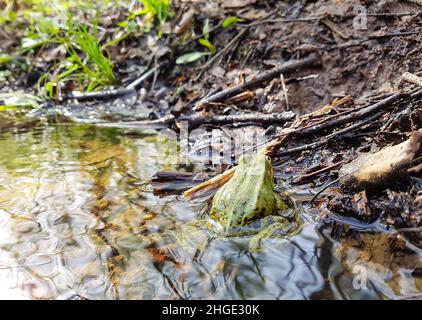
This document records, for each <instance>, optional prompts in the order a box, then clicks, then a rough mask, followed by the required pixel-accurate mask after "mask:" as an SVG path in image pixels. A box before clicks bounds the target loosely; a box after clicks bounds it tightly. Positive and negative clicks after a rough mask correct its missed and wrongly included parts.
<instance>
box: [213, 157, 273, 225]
mask: <svg viewBox="0 0 422 320" xmlns="http://www.w3.org/2000/svg"><path fill="white" fill-rule="evenodd" d="M258 156H260V155H258ZM239 169H241V170H236V173H235V175H234V176H233V178H232V179H230V181H229V182H228V183H226V184H225V185H224V186H223V187H222V188H221V189H220V190H219V191H218V192H217V194H216V196H215V198H214V200H215V201H214V200H213V211H212V212H211V216H212V217H213V218H214V219H215V220H217V221H219V222H220V223H221V224H222V226H223V227H224V229H225V230H226V231H230V230H233V229H235V228H237V227H242V226H245V225H247V224H249V223H251V222H252V221H253V220H255V219H258V218H261V217H264V216H267V215H270V214H273V213H274V210H275V207H276V199H275V197H274V192H273V188H274V185H273V181H272V179H273V175H272V172H271V174H270V175H269V174H268V172H266V170H267V168H266V166H265V163H264V162H263V161H258V162H256V163H251V162H248V161H244V162H242V163H240V168H239Z"/></svg>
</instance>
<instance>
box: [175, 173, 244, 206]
mask: <svg viewBox="0 0 422 320" xmlns="http://www.w3.org/2000/svg"><path fill="white" fill-rule="evenodd" d="M235 171H236V167H233V168H231V169H229V170H227V171H225V172H223V173H222V174H219V175H218V176H215V177H213V178H211V179H210V180H208V181H205V182H204V183H201V184H199V185H197V186H195V187H193V188H190V189H189V190H187V191H185V192H184V193H183V197H184V198H185V200H190V199H192V198H193V197H194V196H195V195H196V194H197V193H198V192H201V193H204V192H206V191H209V190H212V189H215V188H218V187H221V186H222V185H224V184H225V183H226V182H227V181H229V180H230V179H231V178H232V177H233V175H234V172H235Z"/></svg>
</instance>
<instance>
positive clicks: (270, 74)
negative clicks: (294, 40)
mask: <svg viewBox="0 0 422 320" xmlns="http://www.w3.org/2000/svg"><path fill="white" fill-rule="evenodd" d="M318 61H319V56H318V55H317V54H316V53H312V54H310V55H309V56H307V57H306V58H304V59H302V60H297V61H289V62H287V63H285V64H283V65H282V66H280V67H275V68H272V69H270V70H268V71H266V72H263V73H261V74H259V75H257V76H256V77H255V78H254V79H252V80H250V81H245V82H244V83H242V84H240V85H237V86H234V87H231V88H228V89H225V90H222V91H220V92H218V93H216V94H213V95H212V96H210V97H208V98H204V99H202V100H200V101H199V102H198V103H197V104H196V106H200V105H204V104H208V103H210V102H222V101H224V100H226V99H228V98H230V97H233V96H235V95H237V94H239V93H241V92H243V91H245V90H247V89H250V88H253V87H255V86H257V85H259V84H260V83H262V82H265V81H270V80H272V79H274V78H275V77H278V76H279V75H280V74H288V73H290V72H294V71H296V70H298V69H301V68H304V67H308V66H311V65H314V64H316V63H317V62H318Z"/></svg>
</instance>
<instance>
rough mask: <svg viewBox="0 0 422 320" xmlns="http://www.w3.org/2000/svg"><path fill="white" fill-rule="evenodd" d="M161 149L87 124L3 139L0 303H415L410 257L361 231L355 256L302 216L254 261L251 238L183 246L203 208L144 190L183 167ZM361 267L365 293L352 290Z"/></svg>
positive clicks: (147, 139)
mask: <svg viewBox="0 0 422 320" xmlns="http://www.w3.org/2000/svg"><path fill="white" fill-rule="evenodd" d="M158 148H160V141H159V140H158V139H157V137H156V136H154V135H146V136H138V137H136V136H133V135H131V136H128V135H124V134H122V133H121V132H120V131H118V130H116V129H112V128H96V127H92V126H88V125H75V124H72V125H70V124H69V125H65V126H52V127H47V128H41V129H31V130H24V131H21V132H13V133H12V132H5V133H2V134H1V135H0V150H2V153H1V155H0V298H9V299H10V298H29V299H57V298H60V299H205V298H207V299H334V298H335V299H359V298H371V299H380V298H381V299H383V298H409V297H419V295H420V291H421V289H422V281H421V278H420V276H421V275H420V274H416V273H415V272H414V270H421V266H420V260H419V259H417V257H415V256H413V255H411V256H407V255H403V256H401V257H396V256H394V255H392V254H391V253H389V252H390V251H389V250H387V246H389V243H388V242H387V241H386V240H385V239H384V238H383V236H382V235H372V234H369V233H368V234H364V237H363V240H362V241H363V242H364V244H365V247H364V248H363V249H362V247H359V246H356V245H355V244H353V243H348V242H347V241H336V240H334V239H333V238H332V237H331V235H330V230H329V228H326V227H324V225H321V224H320V223H319V222H317V220H318V218H317V217H316V216H315V215H313V214H311V213H308V212H305V213H304V215H305V217H306V219H305V221H306V223H305V225H304V227H303V229H302V230H301V232H300V233H299V234H297V235H295V236H292V237H290V238H288V239H269V240H266V241H265V242H264V243H263V244H262V248H261V250H260V251H259V252H253V253H252V252H249V250H248V243H249V239H248V238H243V239H218V238H215V239H213V240H212V241H210V242H209V243H208V245H207V246H206V247H205V248H203V249H202V250H200V248H199V249H198V247H197V246H196V244H197V242H196V239H195V238H194V237H193V238H192V239H191V241H190V242H189V241H188V242H186V243H185V245H181V244H180V242H178V241H175V239H176V238H177V236H178V234H179V233H180V230H181V227H182V226H183V225H185V224H187V223H188V222H190V221H193V220H194V219H196V218H198V216H199V212H200V211H201V210H202V209H203V208H199V206H198V205H197V204H196V205H194V204H189V203H186V202H183V201H180V200H179V199H178V198H177V197H176V196H168V197H162V198H159V197H156V196H154V195H153V194H152V193H151V192H148V191H147V190H145V188H143V187H142V185H143V183H146V182H148V180H149V178H150V177H151V176H153V175H154V174H155V172H156V171H157V170H181V169H180V168H178V167H177V166H175V165H171V164H169V163H170V162H169V163H166V161H165V160H164V161H163V159H159V158H158V156H157V154H158V152H157V151H158ZM371 245H373V247H371ZM375 245H376V246H377V248H381V251H382V250H384V249H385V250H384V251H383V253H381V254H380V253H379V251H376V250H375V249H374V248H375ZM371 248H372V249H371ZM382 248H384V249H382ZM398 258H400V261H398ZM360 264H363V265H365V267H366V273H367V274H366V277H367V285H366V287H365V288H357V289H356V288H354V280H355V274H353V268H354V267H355V266H356V265H360ZM412 270H413V271H412Z"/></svg>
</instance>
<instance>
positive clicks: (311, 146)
mask: <svg viewBox="0 0 422 320" xmlns="http://www.w3.org/2000/svg"><path fill="white" fill-rule="evenodd" d="M387 112H388V109H386V110H381V111H380V112H378V113H376V114H374V115H373V116H371V117H368V118H366V119H364V120H362V121H360V122H358V123H356V124H354V125H351V126H348V127H346V128H344V129H341V130H339V131H336V132H334V133H332V134H330V135H328V136H326V137H325V138H324V139H321V140H319V141H318V142H313V143H309V144H305V145H303V146H300V147H296V148H292V149H289V150H285V151H281V152H278V154H277V155H278V156H280V157H283V156H287V155H289V154H292V153H297V152H302V151H305V150H309V149H315V148H317V147H321V146H323V145H325V144H326V143H328V142H329V141H330V140H331V139H333V138H336V137H339V136H341V135H343V134H345V133H347V132H350V131H352V130H355V129H357V128H360V127H362V126H364V125H366V124H368V123H370V122H371V121H374V120H375V119H377V118H379V117H381V116H382V115H383V114H384V113H387Z"/></svg>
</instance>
